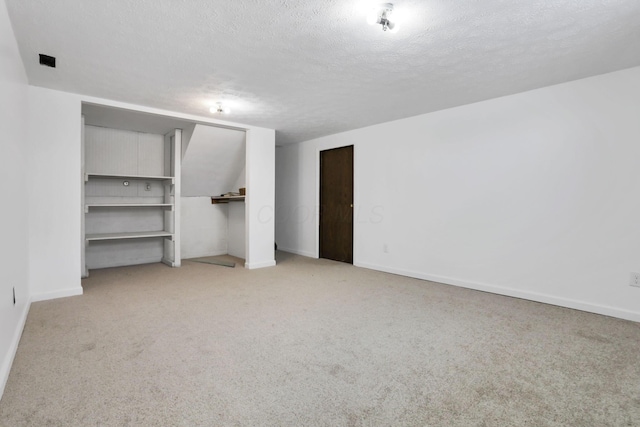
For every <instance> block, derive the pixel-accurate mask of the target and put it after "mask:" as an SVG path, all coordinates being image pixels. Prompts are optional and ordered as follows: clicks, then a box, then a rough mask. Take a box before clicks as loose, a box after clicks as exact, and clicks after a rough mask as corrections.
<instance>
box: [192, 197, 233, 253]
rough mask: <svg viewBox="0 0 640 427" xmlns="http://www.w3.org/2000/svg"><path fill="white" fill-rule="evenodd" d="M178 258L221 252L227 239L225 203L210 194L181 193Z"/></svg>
mask: <svg viewBox="0 0 640 427" xmlns="http://www.w3.org/2000/svg"><path fill="white" fill-rule="evenodd" d="M181 209H182V216H181V230H182V235H181V240H180V245H181V248H182V250H181V252H182V259H189V258H198V257H205V256H215V255H224V254H226V253H227V242H228V229H227V226H228V222H229V221H228V209H229V208H228V205H225V204H218V205H212V204H211V197H210V196H209V197H182V206H181Z"/></svg>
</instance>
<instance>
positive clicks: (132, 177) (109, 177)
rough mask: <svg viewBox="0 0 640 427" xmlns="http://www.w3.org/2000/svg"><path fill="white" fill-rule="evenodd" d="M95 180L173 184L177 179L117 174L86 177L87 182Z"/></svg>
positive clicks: (94, 174)
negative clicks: (130, 180)
mask: <svg viewBox="0 0 640 427" xmlns="http://www.w3.org/2000/svg"><path fill="white" fill-rule="evenodd" d="M92 178H93V179H95V178H108V179H136V180H140V181H171V183H172V184H173V183H174V182H175V178H174V177H172V176H150V175H117V174H103V173H87V174H85V176H84V180H85V181H89V180H90V179H92Z"/></svg>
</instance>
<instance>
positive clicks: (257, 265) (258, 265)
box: [244, 260, 276, 270]
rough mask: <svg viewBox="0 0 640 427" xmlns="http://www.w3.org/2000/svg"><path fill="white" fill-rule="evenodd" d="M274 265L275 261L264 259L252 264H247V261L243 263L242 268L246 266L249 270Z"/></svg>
mask: <svg viewBox="0 0 640 427" xmlns="http://www.w3.org/2000/svg"><path fill="white" fill-rule="evenodd" d="M274 265H276V261H275V260H273V261H264V262H256V263H253V264H249V263H248V262H245V263H244V268H247V269H249V270H255V269H256V268H265V267H273V266H274Z"/></svg>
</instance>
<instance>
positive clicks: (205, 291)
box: [0, 252, 640, 427]
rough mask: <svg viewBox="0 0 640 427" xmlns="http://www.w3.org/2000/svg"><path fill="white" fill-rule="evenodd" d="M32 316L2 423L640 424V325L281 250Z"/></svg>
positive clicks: (196, 267) (161, 270) (102, 278)
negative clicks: (263, 265) (249, 265)
mask: <svg viewBox="0 0 640 427" xmlns="http://www.w3.org/2000/svg"><path fill="white" fill-rule="evenodd" d="M83 287H84V292H85V293H84V295H83V296H79V297H70V298H64V299H58V300H52V301H45V302H38V303H34V304H33V305H32V306H31V311H30V313H29V317H28V319H27V324H26V327H25V330H24V334H23V336H22V340H21V342H20V346H19V348H18V353H17V355H16V358H15V362H14V364H13V368H12V371H11V374H10V377H9V380H8V383H7V387H6V391H5V394H4V397H3V398H2V400H1V401H0V425H2V426H12V427H14V426H638V425H640V324H637V323H634V322H628V321H623V320H619V319H614V318H609V317H605V316H600V315H595V314H590V313H585V312H580V311H576V310H570V309H565V308H560V307H555V306H551V305H546V304H539V303H534V302H530V301H525V300H520V299H515V298H509V297H503V296H497V295H492V294H488V293H483V292H477V291H472V290H467V289H462V288H456V287H453V286H447V285H441V284H436V283H431V282H426V281H421V280H415V279H410V278H406V277H401V276H395V275H391V274H385V273H380V272H376V271H371V270H366V269H361V268H357V267H353V266H351V265H347V264H341V263H337V262H332V261H328V260H315V259H309V258H304V257H299V256H295V255H290V254H286V253H282V252H279V253H278V265H277V266H276V267H272V268H267V269H260V270H246V269H243V268H235V269H232V268H225V267H219V266H212V265H208V264H202V263H193V262H188V261H187V262H185V263H184V265H183V267H181V268H175V269H172V268H168V267H166V266H164V265H161V264H151V265H143V266H133V267H121V268H112V269H104V270H94V271H92V272H91V277H90V278H88V279H86V280H84V281H83Z"/></svg>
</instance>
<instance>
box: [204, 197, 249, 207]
mask: <svg viewBox="0 0 640 427" xmlns="http://www.w3.org/2000/svg"><path fill="white" fill-rule="evenodd" d="M244 198H245V196H219V197H212V198H211V204H212V205H215V204H217V203H229V202H242V201H244Z"/></svg>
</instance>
